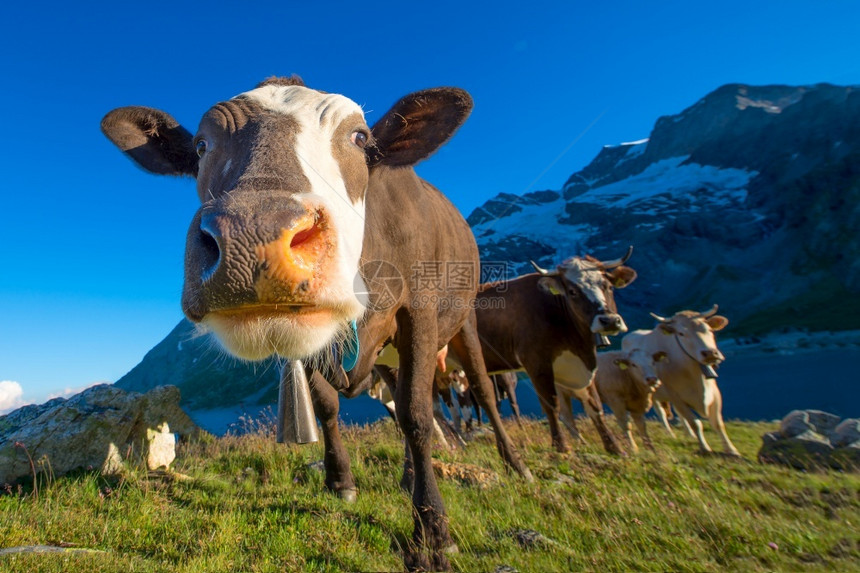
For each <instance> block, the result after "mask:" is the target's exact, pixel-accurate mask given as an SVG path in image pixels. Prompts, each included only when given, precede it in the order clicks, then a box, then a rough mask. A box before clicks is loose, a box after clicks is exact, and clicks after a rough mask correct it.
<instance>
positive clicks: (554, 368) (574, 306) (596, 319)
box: [477, 247, 636, 453]
mask: <svg viewBox="0 0 860 573" xmlns="http://www.w3.org/2000/svg"><path fill="white" fill-rule="evenodd" d="M631 252H632V247H631V249H629V250H628V251H627V254H626V255H625V256H624V257H622V258H621V259H617V260H614V261H606V262H601V261H599V260H597V259H595V258H592V257H572V258H570V259H567V260H566V261H564V262H563V263H562V264H561V265H559V266H558V268H557V269H556V270H555V271H553V272H549V271H546V270H543V269H540V268H539V267H537V265H535V268H537V269H538V271H539V272H538V273H532V274H527V275H523V276H520V277H517V278H515V279H512V280H507V281H500V282H495V283H487V284H485V285H482V287H481V288H480V290H479V291H478V311H477V315H478V334H479V336H480V338H481V346H482V348H483V353H484V359H485V361H486V365H487V371H488V372H491V373H495V372H503V371H506V370H521V369H524V370H525V371H526V372H527V373H528V375H529V377H530V378H531V380H532V383H533V384H534V387H535V390H537V393H538V397H539V398H540V404H541V407H542V408H543V410H544V413H545V414H546V416H547V419H548V421H549V428H550V434H551V436H552V443H553V446H555V448H556V449H557V450H559V451H561V452H564V451H567V444H566V440H565V437H564V435H563V434H562V432H561V431H560V428H559V400H558V393H557V391H556V384H559V383H560V384H562V385H564V386H566V387H567V388H568V389H570V390H571V391H574V392H576V393H577V397H581V399H582V400H583V405H584V407H585V409H586V412H587V413H588V415H589V417H590V418H591V420H592V421H593V423H594V424H595V426H596V428H597V430H598V433H599V434H600V437H601V440H602V441H603V444H604V447H605V448H606V449H607V451H609V452H612V453H621V452H622V450H621V448H620V447H619V445H618V443H617V442H616V440H615V439H614V438H613V436H612V433H611V432H610V431H609V430H608V428H607V427H606V420H605V418H604V416H603V409H602V406H601V404H600V399H599V397H598V396H597V391H596V390H595V389H594V388H593V387H592V385H591V382H592V379H593V377H594V371H595V369H596V368H597V346H596V342H595V336H600V337H602V336H612V335H616V334H619V333H621V332H625V331H626V330H627V326H626V325H625V324H624V320H623V319H622V318H621V316H620V315H619V314H618V312H617V309H616V307H615V297H614V294H613V288H624V287H626V286H627V285H628V284H630V283H631V282H633V280H635V278H636V271H634V270H633V269H631V268H630V267H626V266H623V264H624V262H626V260H627V259H628V258H629V257H630V254H631ZM493 299H495V300H493Z"/></svg>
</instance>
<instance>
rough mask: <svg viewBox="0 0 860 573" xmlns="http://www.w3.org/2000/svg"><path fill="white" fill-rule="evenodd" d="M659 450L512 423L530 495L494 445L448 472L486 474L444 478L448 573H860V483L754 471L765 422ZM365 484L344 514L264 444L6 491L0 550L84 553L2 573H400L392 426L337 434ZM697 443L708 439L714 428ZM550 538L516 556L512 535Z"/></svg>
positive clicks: (400, 506) (238, 441)
mask: <svg viewBox="0 0 860 573" xmlns="http://www.w3.org/2000/svg"><path fill="white" fill-rule="evenodd" d="M649 424H651V427H650V430H651V432H652V434H653V437H654V438H655V442H656V446H657V449H658V453H657V454H653V453H650V452H644V453H641V454H639V455H635V456H630V457H629V458H615V457H611V456H608V455H606V454H604V452H603V451H602V448H601V447H600V446H599V440H598V439H597V436H596V434H595V433H594V431H593V429H592V428H591V427H589V426H587V425H586V423H584V422H583V423H581V424H580V428H582V429H585V433H586V437H587V438H588V440H589V443H588V444H586V445H583V446H578V447H575V449H574V451H573V452H572V453H571V454H568V455H560V454H556V453H554V452H552V451H551V450H550V448H549V435H548V432H547V430H546V427H545V425H544V424H543V423H542V422H539V421H532V422H528V423H527V424H526V427H525V428H524V429H519V428H517V427H516V426H515V425H513V424H510V425H509V426H508V427H509V430H510V432H511V434H512V437H513V438H514V439H515V441H516V442H517V443H518V444H519V445H520V451H521V452H522V454H523V455H524V456H525V458H526V461H527V463H528V465H529V466H530V467H531V468H532V471H533V472H534V474H535V478H536V480H535V483H532V484H527V483H523V482H522V481H520V480H518V479H516V478H514V477H512V476H510V475H507V474H506V473H505V471H504V468H503V466H502V464H501V461H500V459H499V457H498V455H497V454H496V451H495V447H494V446H493V444H492V441H491V437H488V436H481V437H479V438H477V439H476V440H475V441H473V442H471V443H470V444H469V447H468V449H467V450H466V451H462V452H453V453H451V452H441V451H440V452H436V454H435V455H436V457H438V458H440V459H443V460H445V461H453V462H464V463H470V464H475V465H479V466H482V467H485V468H489V469H492V470H494V471H496V472H498V473H499V475H500V478H501V479H500V482H499V483H498V484H496V485H491V486H490V487H488V488H486V489H481V488H478V487H476V486H469V485H464V484H461V483H458V482H451V481H444V482H441V485H440V487H441V489H442V494H443V497H444V498H445V501H446V506H447V509H448V513H449V517H450V522H451V531H452V535H453V536H454V539H455V540H456V542H457V544H458V545H459V548H460V553H459V554H457V555H454V556H452V558H451V562H452V565H453V567H454V569H455V570H459V571H492V570H494V569H495V568H497V567H498V566H499V565H503V564H504V565H508V566H511V567H514V568H516V569H517V570H519V571H582V570H588V571H848V570H860V476H858V475H857V474H846V473H839V472H835V471H827V472H821V473H802V472H798V471H794V470H790V469H786V468H781V467H776V466H767V465H762V464H759V463H757V462H755V461H754V459H755V454H756V452H757V450H758V447H759V444H760V436H761V434H762V433H764V432H765V431H769V430H772V429H773V426H772V425H770V424H762V423H730V424H729V434H730V435H731V436H732V439H733V441H734V442H735V444H736V445H737V447H738V448H739V449H740V451H741V452H742V454H743V455H744V457H745V458H746V459H743V460H735V459H728V458H725V457H723V456H720V455H712V456H702V455H699V454H697V453H695V446H696V445H695V442H694V441H693V440H692V439H687V438H686V437H679V438H677V439H671V438H669V437H668V436H667V435H665V433H664V432H663V431H662V429H661V428H659V427H657V426H656V424H653V423H650V422H649ZM345 438H346V442H347V447H348V449H349V451H350V454H351V456H352V460H353V470H354V472H355V476H356V480H357V482H358V486H359V489H360V493H359V500H358V502H357V503H355V504H352V505H349V504H346V503H344V502H342V501H340V500H339V499H337V498H335V497H334V496H332V495H330V494H329V493H327V492H326V491H325V489H324V486H323V475H322V473H321V472H320V471H318V470H317V469H314V468H313V467H310V466H309V464H311V463H312V462H315V461H317V460H319V459H321V452H322V449H321V446H319V445H312V446H301V447H298V446H295V447H292V446H291V447H287V446H283V445H278V444H275V443H274V440H273V439H271V438H270V437H269V436H266V435H263V434H256V435H248V436H244V437H240V438H236V437H226V438H221V439H214V438H210V439H206V440H203V441H201V442H197V443H192V444H183V445H181V446H180V452H179V454H180V455H179V457H178V458H177V461H176V463H175V470H176V471H178V472H181V473H183V474H187V475H189V476H191V477H192V479H190V480H184V481H180V480H175V479H168V478H164V477H162V478H152V477H148V476H147V474H146V472H143V471H140V470H134V469H133V470H131V471H129V472H128V474H127V475H126V476H125V477H123V478H122V479H113V480H108V479H105V478H103V477H100V476H99V475H97V474H94V473H91V472H90V473H79V474H76V475H73V476H67V477H63V478H58V479H55V480H52V481H47V482H45V483H42V484H40V488H39V491H38V496H35V495H33V494H32V493H30V492H29V490H28V489H27V488H25V489H24V490H23V491H21V492H13V493H11V494H6V495H2V496H0V547H15V546H24V545H36V544H46V545H58V544H61V543H62V544H72V545H73V546H74V547H79V548H88V549H93V550H98V552H91V553H68V552H67V553H59V554H15V555H6V556H0V571H4V572H31V571H51V572H60V571H63V572H66V571H87V572H90V571H93V572H114V571H116V572H120V571H121V572H130V571H146V572H151V571H171V572H173V571H178V572H196V571H224V572H228V571H229V572H233V571H255V572H257V571H259V572H263V571H273V572H274V571H398V570H401V569H402V562H401V554H400V548H401V547H403V545H404V544H405V543H406V541H407V540H408V539H409V538H410V536H411V527H412V522H411V517H410V511H409V499H408V497H407V495H406V494H405V493H403V492H402V491H401V490H400V489H399V488H398V486H397V483H398V480H399V477H400V466H401V463H402V446H401V445H400V442H399V438H398V436H397V433H396V431H395V427H394V425H393V423H391V422H390V421H384V422H381V423H378V424H375V425H372V426H368V427H354V428H350V429H349V430H347V431H346V435H345ZM709 439H710V441H711V442H712V443H718V440H717V439H716V437H715V436H714V435H713V434H712V433H711V434H709ZM519 529H532V530H535V531H537V532H539V533H541V534H542V535H544V536H546V537H548V538H550V539H551V540H554V542H555V543H553V544H548V545H544V546H537V547H530V548H529V547H521V546H520V545H519V544H518V543H517V541H516V539H515V538H514V536H513V535H512V531H514V530H519Z"/></svg>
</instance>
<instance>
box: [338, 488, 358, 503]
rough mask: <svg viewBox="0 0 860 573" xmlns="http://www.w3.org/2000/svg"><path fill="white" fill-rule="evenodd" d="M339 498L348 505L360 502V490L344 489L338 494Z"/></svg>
mask: <svg viewBox="0 0 860 573" xmlns="http://www.w3.org/2000/svg"><path fill="white" fill-rule="evenodd" d="M337 496H338V497H339V498H340V499H342V500H343V501H345V502H347V503H355V502H356V500H358V490H357V489H355V488H354V487H351V488H349V489H342V490H340V491H338V492H337Z"/></svg>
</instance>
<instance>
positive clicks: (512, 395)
mask: <svg viewBox="0 0 860 573" xmlns="http://www.w3.org/2000/svg"><path fill="white" fill-rule="evenodd" d="M508 400H509V401H510V402H511V411H512V412H513V413H514V420H516V421H517V425H518V426H519V427H520V428H522V427H523V419H522V417H521V416H520V405H519V403H518V402H517V379H516V378H514V380H513V382H512V383H511V385H510V386H509V387H508Z"/></svg>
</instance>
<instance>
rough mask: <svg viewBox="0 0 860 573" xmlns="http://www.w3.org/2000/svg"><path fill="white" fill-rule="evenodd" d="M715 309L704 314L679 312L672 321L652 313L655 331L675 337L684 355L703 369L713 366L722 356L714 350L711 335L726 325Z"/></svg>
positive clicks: (688, 311)
mask: <svg viewBox="0 0 860 573" xmlns="http://www.w3.org/2000/svg"><path fill="white" fill-rule="evenodd" d="M717 308H718V307H717V305H714V306H713V308H711V309H710V310H709V311H707V312H695V311H692V310H682V311H680V312H677V313H675V315H673V316H672V317H671V318H663V317H662V316H658V315H656V314H654V313H651V316H653V317H654V318H656V319H657V327H656V328H657V330H658V331H660V332H662V333H663V334H666V335H669V336H674V337H675V340H676V341H677V342H678V345H679V346H680V347H681V350H683V351H684V354H686V355H687V356H689V357H690V358H692V359H693V360H695V361H696V362H698V363H699V364H701V365H703V366H708V367H710V366H716V365H717V364H719V363H720V362H722V361H723V360H725V356H723V353H722V352H720V349H719V348H717V341H716V339H715V338H714V332H715V331H718V330H722V329H723V328H725V327H726V325H727V324H728V323H729V320H728V319H727V318H726V317H724V316H719V315H718V314H717Z"/></svg>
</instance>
